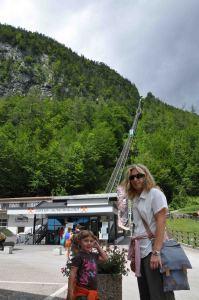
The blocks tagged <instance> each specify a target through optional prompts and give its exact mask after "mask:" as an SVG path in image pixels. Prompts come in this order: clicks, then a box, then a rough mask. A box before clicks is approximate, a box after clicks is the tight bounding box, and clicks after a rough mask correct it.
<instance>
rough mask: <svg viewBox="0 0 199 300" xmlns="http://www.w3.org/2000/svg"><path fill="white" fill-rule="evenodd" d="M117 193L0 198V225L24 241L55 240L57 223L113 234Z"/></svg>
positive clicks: (104, 235) (111, 237) (106, 236)
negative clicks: (78, 225)
mask: <svg viewBox="0 0 199 300" xmlns="http://www.w3.org/2000/svg"><path fill="white" fill-rule="evenodd" d="M116 201H117V194H116V193H105V194H86V195H73V196H48V197H23V198H4V199H3V198H1V199H0V228H2V227H4V228H7V229H9V230H10V231H12V232H13V233H14V234H19V235H20V236H21V240H22V241H23V242H27V243H31V244H32V243H33V244H37V243H47V244H58V243H59V230H60V228H61V227H64V228H67V227H72V228H75V226H76V225H77V224H80V225H81V226H82V228H84V229H89V230H92V231H93V232H94V233H95V234H96V235H97V236H98V237H99V238H100V239H102V240H109V241H114V240H115V239H116V238H117V205H116Z"/></svg>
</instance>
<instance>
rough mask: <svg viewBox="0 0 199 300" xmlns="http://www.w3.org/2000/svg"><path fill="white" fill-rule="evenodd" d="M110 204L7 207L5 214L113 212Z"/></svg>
mask: <svg viewBox="0 0 199 300" xmlns="http://www.w3.org/2000/svg"><path fill="white" fill-rule="evenodd" d="M114 212H115V210H114V208H113V207H112V206H101V207H100V206H96V207H88V206H80V207H63V208H28V209H8V210H7V215H63V214H67V215H74V214H75V215H80V214H81V215H82V214H84V213H85V214H102V213H114Z"/></svg>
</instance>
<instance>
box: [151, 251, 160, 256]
mask: <svg viewBox="0 0 199 300" xmlns="http://www.w3.org/2000/svg"><path fill="white" fill-rule="evenodd" d="M152 255H154V256H160V251H158V250H153V251H152Z"/></svg>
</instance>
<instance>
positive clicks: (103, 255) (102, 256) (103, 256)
mask: <svg viewBox="0 0 199 300" xmlns="http://www.w3.org/2000/svg"><path fill="white" fill-rule="evenodd" d="M94 247H95V248H96V249H97V251H98V252H99V260H100V261H106V260H108V255H107V253H106V252H105V251H104V250H103V249H102V248H101V247H100V245H99V243H98V242H97V241H95V246H94Z"/></svg>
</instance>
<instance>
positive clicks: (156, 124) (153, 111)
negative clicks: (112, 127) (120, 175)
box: [132, 93, 199, 208]
mask: <svg viewBox="0 0 199 300" xmlns="http://www.w3.org/2000/svg"><path fill="white" fill-rule="evenodd" d="M136 147H137V154H138V155H137V156H136V158H135V160H136V161H137V162H139V161H141V162H142V163H144V164H146V165H147V166H148V167H149V168H150V169H151V170H152V172H153V174H154V175H155V176H154V177H155V179H156V181H157V183H158V184H159V185H160V187H161V188H162V189H163V190H164V192H165V193H166V195H167V198H168V200H169V202H170V201H173V203H172V206H173V208H177V207H183V205H184V204H185V203H186V201H187V196H198V195H199V185H198V178H199V116H198V115H196V114H193V113H191V112H185V111H182V110H180V109H177V108H174V107H172V106H169V105H167V104H164V103H162V102H161V101H159V100H158V99H156V98H155V97H154V96H153V95H152V94H151V93H148V95H147V97H146V98H145V100H144V110H143V117H142V121H141V122H140V123H139V127H138V132H137V137H136ZM132 159H133V160H134V158H132Z"/></svg>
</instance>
